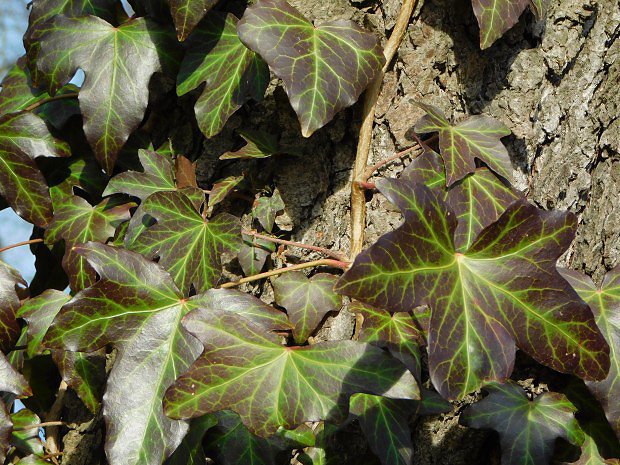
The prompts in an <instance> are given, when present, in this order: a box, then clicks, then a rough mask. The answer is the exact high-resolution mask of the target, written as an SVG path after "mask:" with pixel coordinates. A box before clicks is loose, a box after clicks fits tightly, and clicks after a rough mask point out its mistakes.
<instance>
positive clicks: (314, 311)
mask: <svg viewBox="0 0 620 465" xmlns="http://www.w3.org/2000/svg"><path fill="white" fill-rule="evenodd" d="M337 280H338V278H337V277H336V276H334V275H332V274H328V273H318V274H316V275H314V276H313V277H312V278H310V279H308V278H307V277H306V275H305V274H303V273H302V272H301V271H292V272H290V273H286V274H283V275H282V276H280V277H279V278H278V279H276V280H275V281H274V283H273V290H274V295H275V299H276V302H277V303H278V305H281V306H282V307H284V308H286V312H287V314H288V317H289V319H290V320H291V322H292V323H293V325H294V328H293V337H294V338H295V342H297V343H298V344H303V343H304V342H306V341H307V340H308V337H309V336H310V335H311V334H312V333H313V332H314V331H315V330H316V329H317V327H318V326H319V324H320V323H321V321H323V318H324V317H325V315H327V314H328V313H329V312H337V311H338V310H340V307H341V306H342V297H340V296H339V295H338V294H336V293H335V292H334V284H336V281H337Z"/></svg>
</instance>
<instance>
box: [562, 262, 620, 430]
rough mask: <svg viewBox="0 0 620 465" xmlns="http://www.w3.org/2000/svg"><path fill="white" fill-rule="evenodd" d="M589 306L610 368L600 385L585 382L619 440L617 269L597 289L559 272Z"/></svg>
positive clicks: (579, 275)
mask: <svg viewBox="0 0 620 465" xmlns="http://www.w3.org/2000/svg"><path fill="white" fill-rule="evenodd" d="M560 272H561V273H562V276H564V277H565V278H566V279H567V280H568V282H569V283H570V284H571V286H573V288H574V289H575V290H576V291H577V293H578V294H579V295H580V296H581V298H582V299H583V300H585V302H586V303H587V304H588V305H589V306H590V308H591V309H592V312H593V313H594V318H595V319H596V324H597V325H598V327H599V328H600V330H601V332H602V333H603V336H605V339H606V340H607V343H608V344H609V347H610V349H611V352H610V358H611V367H610V369H609V374H608V375H607V378H605V379H604V380H603V381H586V385H587V386H588V389H590V391H592V393H593V394H594V395H595V396H596V398H597V399H598V401H599V402H600V403H601V406H602V407H603V410H605V415H606V416H607V419H608V420H609V423H610V424H611V426H612V428H613V429H614V431H615V432H616V436H618V438H619V439H620V266H617V267H615V268H614V269H613V270H611V271H609V272H608V273H607V274H606V275H605V277H604V278H603V282H602V284H601V286H600V287H597V286H596V285H595V284H594V282H592V279H590V277H588V276H586V275H584V274H582V273H579V272H577V271H574V270H560Z"/></svg>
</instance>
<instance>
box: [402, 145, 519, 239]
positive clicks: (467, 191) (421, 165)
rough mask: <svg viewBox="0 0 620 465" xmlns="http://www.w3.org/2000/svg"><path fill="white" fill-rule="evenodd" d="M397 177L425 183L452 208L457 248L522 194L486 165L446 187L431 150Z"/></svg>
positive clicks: (491, 221)
mask: <svg viewBox="0 0 620 465" xmlns="http://www.w3.org/2000/svg"><path fill="white" fill-rule="evenodd" d="M400 179H403V180H407V181H411V182H419V183H422V184H424V185H426V187H428V188H429V189H431V190H432V191H434V192H435V193H436V194H437V196H438V197H439V198H441V199H442V200H443V201H444V202H446V203H447V204H448V206H449V207H450V208H452V210H453V211H454V213H455V214H456V217H457V220H458V222H457V226H456V232H455V233H454V242H455V245H456V248H457V250H459V251H460V250H467V248H468V247H469V246H470V245H471V244H472V243H473V241H474V239H475V238H476V236H477V235H478V234H479V233H480V231H482V230H483V229H484V228H485V227H486V226H488V225H490V224H491V223H494V222H495V221H497V219H498V218H499V217H500V215H501V214H502V213H504V211H506V208H508V206H509V205H510V204H511V203H513V202H514V201H516V200H518V199H520V198H522V197H523V196H521V195H519V194H518V193H516V192H514V191H512V190H511V189H510V188H509V187H507V186H506V185H505V184H504V183H503V182H502V181H500V180H499V179H498V178H497V176H495V175H494V174H493V173H491V171H489V170H488V169H487V168H476V170H475V171H474V172H473V173H471V174H469V175H467V176H465V178H464V179H462V180H461V181H460V182H456V183H454V184H452V185H451V186H450V187H449V188H448V187H446V176H445V173H444V167H443V163H442V161H441V158H440V157H439V155H438V154H437V153H435V152H432V151H426V152H424V153H423V154H422V155H421V156H419V157H417V158H416V159H415V160H413V161H412V162H411V163H410V164H409V165H408V166H407V168H405V170H404V171H403V172H402V174H401V176H400Z"/></svg>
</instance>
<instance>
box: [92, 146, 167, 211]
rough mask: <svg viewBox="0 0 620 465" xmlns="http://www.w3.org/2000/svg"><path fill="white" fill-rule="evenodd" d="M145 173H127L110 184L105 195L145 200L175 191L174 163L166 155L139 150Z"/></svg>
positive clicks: (119, 175) (115, 177)
mask: <svg viewBox="0 0 620 465" xmlns="http://www.w3.org/2000/svg"><path fill="white" fill-rule="evenodd" d="M138 157H139V158H140V164H141V165H142V168H143V170H144V171H143V172H140V171H125V172H123V173H120V174H117V175H116V176H114V177H113V178H112V179H110V182H109V183H108V185H107V187H106V188H105V191H104V192H103V195H111V194H117V193H123V194H129V195H133V196H134V197H138V198H139V199H140V200H145V199H146V198H147V197H148V196H149V195H151V194H154V193H155V192H159V191H175V190H177V186H176V184H175V182H174V162H173V161H172V159H171V158H170V157H169V156H168V155H165V154H162V153H159V152H156V151H153V150H143V149H140V150H138Z"/></svg>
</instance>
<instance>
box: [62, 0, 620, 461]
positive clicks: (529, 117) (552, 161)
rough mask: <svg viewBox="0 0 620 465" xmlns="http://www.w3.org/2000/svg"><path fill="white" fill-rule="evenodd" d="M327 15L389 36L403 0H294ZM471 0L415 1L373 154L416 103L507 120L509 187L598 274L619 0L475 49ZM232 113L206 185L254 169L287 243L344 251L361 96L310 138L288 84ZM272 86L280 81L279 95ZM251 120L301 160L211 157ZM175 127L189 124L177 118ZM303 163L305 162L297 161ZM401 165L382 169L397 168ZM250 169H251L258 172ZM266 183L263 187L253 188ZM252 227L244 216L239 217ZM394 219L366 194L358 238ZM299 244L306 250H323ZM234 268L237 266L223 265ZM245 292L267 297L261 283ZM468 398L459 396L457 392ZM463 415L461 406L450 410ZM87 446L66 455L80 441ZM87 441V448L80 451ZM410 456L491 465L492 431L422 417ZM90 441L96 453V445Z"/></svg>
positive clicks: (617, 217) (207, 158)
mask: <svg viewBox="0 0 620 465" xmlns="http://www.w3.org/2000/svg"><path fill="white" fill-rule="evenodd" d="M289 1H290V3H291V4H293V5H294V6H296V7H297V8H299V9H300V10H301V11H302V13H304V14H305V15H306V16H307V17H309V18H313V19H315V20H316V21H317V22H322V21H325V20H329V19H336V18H346V19H354V20H356V21H358V22H360V23H361V24H363V25H364V26H365V27H368V28H370V29H373V30H375V31H376V32H377V33H378V34H380V35H381V36H383V37H385V36H386V35H388V34H389V32H390V30H391V28H392V27H393V26H394V22H395V20H396V15H397V14H398V10H399V7H400V1H399V0H383V1H379V0H367V1H357V0H351V1H350V0H329V1H327V0H289ZM469 3H470V2H469V1H467V0H426V1H423V0H420V1H419V3H418V6H417V8H416V11H415V13H414V16H413V18H412V20H411V24H410V26H409V30H408V32H407V36H406V37H405V40H404V42H403V45H402V46H401V48H400V50H399V52H398V55H397V58H396V60H395V62H394V63H393V65H392V67H391V68H390V71H388V73H387V75H386V77H385V81H384V85H383V90H382V92H381V96H380V98H379V103H378V106H377V112H376V125H375V129H374V134H373V143H372V152H371V157H370V162H371V163H375V162H377V161H379V160H381V159H383V158H385V157H387V156H389V155H391V154H392V153H394V152H395V151H398V150H402V149H404V148H407V147H409V146H411V145H412V144H413V143H412V141H411V139H410V135H409V134H408V131H409V130H410V129H411V128H412V127H413V125H414V123H415V122H416V120H417V119H418V118H419V117H420V116H421V115H422V112H421V110H420V109H418V108H417V107H416V106H415V104H414V102H415V101H417V100H423V101H425V102H428V103H431V104H434V105H437V106H439V107H440V108H441V109H443V110H444V111H445V112H446V113H447V114H448V115H452V116H453V117H454V118H459V117H462V116H464V115H468V114H478V113H488V114H491V115H493V116H494V117H496V118H498V119H499V120H501V121H502V122H504V123H505V124H506V126H508V127H509V128H510V129H511V130H512V131H513V135H512V136H510V137H509V138H507V139H505V141H506V143H507V145H508V149H509V152H510V154H511V157H512V161H513V164H514V170H515V178H516V179H517V183H516V187H517V188H519V189H523V190H524V191H526V192H527V195H528V197H529V199H530V200H531V201H533V202H535V203H536V204H538V205H539V206H541V207H543V208H557V209H564V210H565V209H568V210H571V211H573V212H575V213H576V214H578V216H579V219H580V222H579V229H578V232H577V238H576V240H575V241H574V244H573V246H572V247H571V249H570V250H569V252H568V253H567V254H566V256H565V257H564V259H563V260H564V263H565V264H568V265H569V266H572V267H574V268H578V269H582V270H585V271H586V272H588V273H591V274H592V275H593V276H594V278H595V279H600V277H601V276H602V274H603V273H604V272H605V270H607V269H610V268H611V267H613V266H614V265H616V264H617V263H618V262H619V258H620V154H619V153H620V142H619V141H620V118H619V115H620V92H618V85H619V83H620V40H619V36H620V4H619V3H618V1H617V0H599V1H596V0H553V1H550V2H549V3H550V5H549V9H548V11H547V14H546V16H545V19H544V20H542V21H538V22H537V21H536V20H535V19H534V17H533V15H532V14H531V13H529V12H526V13H525V14H524V15H523V16H522V17H521V19H520V21H519V23H518V25H516V26H515V27H514V28H513V29H512V30H510V31H509V32H508V33H507V34H506V35H505V36H504V37H503V38H501V39H500V40H499V41H498V42H497V43H495V44H494V45H493V46H492V47H491V48H490V49H488V50H485V51H481V50H480V48H479V45H478V27H477V24H476V21H475V18H474V16H473V13H472V10H471V5H470V4H469ZM272 84H273V85H272V86H271V87H270V90H269V92H270V94H271V95H270V96H268V97H267V98H266V100H265V101H263V102H261V103H256V104H251V105H250V106H249V107H248V108H247V109H244V110H242V111H241V112H240V113H238V114H237V115H235V116H234V117H233V118H232V119H231V120H230V122H229V124H228V125H227V126H226V128H225V130H224V131H223V133H222V134H221V135H220V136H218V137H216V138H215V139H214V140H211V141H204V143H203V144H202V145H201V147H200V148H198V149H194V154H195V155H200V162H199V167H198V174H199V181H200V183H201V184H204V185H207V184H209V182H212V181H213V180H215V179H218V178H220V177H223V176H226V175H230V174H238V173H240V172H241V171H243V170H248V171H250V172H258V175H257V178H258V179H257V180H256V181H255V182H256V183H257V185H259V186H260V185H265V184H272V185H273V186H275V187H277V189H278V190H279V191H280V193H281V195H282V198H283V199H284V202H285V204H286V211H285V213H284V214H283V215H282V216H280V217H279V218H278V220H277V224H278V226H279V228H280V229H281V230H282V231H289V232H290V233H291V235H292V237H293V238H294V239H295V240H298V241H301V242H307V243H310V244H314V245H319V246H322V247H328V248H333V249H337V250H341V251H345V252H346V251H347V249H348V244H349V242H348V241H349V193H350V177H351V168H352V166H353V159H354V154H355V146H356V142H357V131H358V129H359V118H360V105H359V104H358V105H356V106H355V107H353V108H352V109H350V110H347V111H345V112H343V113H341V114H340V115H338V117H337V118H336V119H335V120H334V121H333V122H332V123H330V124H329V125H328V126H327V127H325V128H324V129H322V130H320V131H318V132H317V133H316V134H315V135H313V136H312V137H311V138H310V139H307V140H304V139H302V138H301V136H300V133H299V126H298V123H297V122H296V120H295V116H294V114H293V112H292V110H291V108H290V106H289V104H288V102H287V99H286V96H285V94H284V92H283V91H282V89H278V88H275V84H276V81H274V83H272ZM274 89H275V90H274ZM242 124H243V125H245V124H252V125H254V126H257V127H260V128H261V129H264V130H268V131H272V132H275V133H278V134H281V142H282V144H283V145H285V146H292V147H295V148H296V152H298V153H300V155H299V156H297V157H288V158H282V159H279V160H278V161H277V163H276V164H274V163H272V162H269V161H267V162H262V161H261V162H235V163H219V164H218V163H217V158H218V157H219V155H220V154H221V153H223V152H224V151H225V150H229V149H232V148H233V147H234V146H235V144H237V143H238V140H237V139H236V137H235V135H234V130H235V129H236V128H238V127H239V126H241V125H242ZM177 133H178V134H183V133H185V134H192V133H194V134H195V132H194V131H193V130H192V128H191V127H190V125H188V124H186V123H184V124H180V125H178V127H177ZM405 163H406V161H405ZM300 166H301V168H300ZM403 166H404V163H398V162H397V163H394V164H391V165H389V166H388V167H387V168H385V169H383V170H382V172H381V174H382V175H384V176H394V175H396V174H398V172H399V171H400V170H402V168H403ZM256 170H258V171H256ZM261 183H263V184H261ZM245 222H246V225H247V224H248V222H249V218H247V217H246V218H245ZM399 222H400V216H399V214H398V213H397V212H395V211H394V210H393V208H392V207H390V205H389V204H387V202H386V201H385V199H383V198H382V197H381V196H380V195H375V196H374V197H373V198H372V199H370V201H369V211H368V218H367V229H366V240H367V242H368V243H370V242H372V241H374V240H375V239H376V238H377V237H378V236H379V235H381V234H383V233H384V232H386V231H388V230H391V229H393V228H394V227H396V226H397V225H398V224H399ZM291 251H292V252H295V253H298V254H299V258H300V259H310V258H319V257H318V256H316V255H313V254H312V253H304V252H300V251H298V250H294V251H293V250H291ZM228 271H229V272H230V273H231V274H233V275H234V274H236V273H237V272H238V268H236V267H235V266H234V264H231V265H230V267H229V270H228ZM247 289H248V290H250V291H253V292H255V293H257V294H262V295H263V296H264V298H265V299H267V300H269V299H270V293H271V290H270V289H269V287H268V286H266V287H264V288H259V287H257V286H255V285H252V286H248V287H247ZM353 327H354V316H353V315H352V314H350V313H349V312H347V311H346V310H343V311H342V312H341V313H340V314H339V315H338V316H337V317H335V318H328V320H327V321H326V322H325V323H324V326H323V328H322V330H321V332H320V334H319V337H323V338H329V339H342V338H350V337H351V336H352V334H353ZM464 403H467V401H465V402H464ZM456 411H457V412H458V411H459V409H456ZM85 432H86V434H81V433H79V432H72V433H71V434H70V435H69V436H67V437H65V438H64V439H65V444H64V447H65V451H66V452H67V455H65V457H64V459H63V463H66V464H70V465H81V464H85V463H99V461H100V460H101V459H102V456H101V448H100V446H98V444H99V445H100V441H101V437H102V435H101V429H100V427H95V428H91V429H88V428H87V429H85ZM343 440H351V441H353V442H352V443H351V444H349V446H350V447H349V448H348V450H346V451H344V452H342V453H343V457H341V460H339V461H337V462H338V463H345V462H347V461H346V460H344V456H345V455H346V456H347V457H350V460H349V462H348V463H359V462H357V460H359V458H360V455H362V454H364V452H366V451H365V449H364V446H363V443H361V444H362V445H360V442H359V441H356V440H355V437H354V436H351V437H349V439H346V438H345V439H343ZM81 441H87V444H88V445H87V447H81V448H80V449H81V450H82V453H78V454H72V451H73V450H75V447H76V445H77V444H80V442H81ZM84 445H85V444H82V446H84ZM414 446H415V449H416V451H415V459H414V463H415V464H417V465H431V464H442V465H443V464H482V463H499V462H496V461H497V454H494V453H489V451H490V450H491V451H493V450H495V452H496V451H497V444H496V440H495V439H494V436H491V435H489V434H488V433H484V432H480V431H474V430H468V429H466V428H463V427H460V426H459V425H458V413H454V414H448V415H442V416H438V417H428V418H424V419H422V420H419V422H418V424H417V428H416V433H415V436H414ZM93 447H94V449H93Z"/></svg>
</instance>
